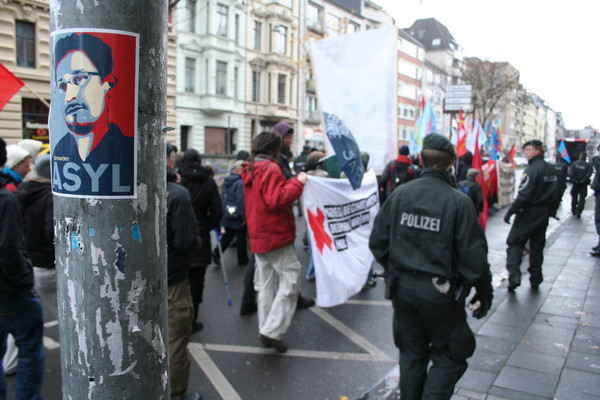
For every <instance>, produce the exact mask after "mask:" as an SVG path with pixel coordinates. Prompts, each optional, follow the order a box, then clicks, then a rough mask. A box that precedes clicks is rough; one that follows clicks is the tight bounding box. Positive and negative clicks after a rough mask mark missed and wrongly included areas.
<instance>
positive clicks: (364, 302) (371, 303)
mask: <svg viewBox="0 0 600 400" xmlns="http://www.w3.org/2000/svg"><path fill="white" fill-rule="evenodd" d="M344 304H356V305H359V306H384V307H392V302H391V301H390V300H386V301H374V300H346V302H345V303H344Z"/></svg>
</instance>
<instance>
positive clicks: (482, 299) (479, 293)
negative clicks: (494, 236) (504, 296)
mask: <svg viewBox="0 0 600 400" xmlns="http://www.w3.org/2000/svg"><path fill="white" fill-rule="evenodd" d="M505 218H506V217H505ZM475 290H476V291H475V295H474V296H473V297H472V298H471V301H469V304H475V303H477V302H478V301H479V307H477V308H476V309H475V310H473V317H474V318H477V319H481V318H483V317H485V316H486V315H487V313H488V311H489V309H490V307H491V306H492V299H493V298H494V294H493V293H494V291H493V289H492V288H491V287H490V288H488V289H483V290H482V289H475Z"/></svg>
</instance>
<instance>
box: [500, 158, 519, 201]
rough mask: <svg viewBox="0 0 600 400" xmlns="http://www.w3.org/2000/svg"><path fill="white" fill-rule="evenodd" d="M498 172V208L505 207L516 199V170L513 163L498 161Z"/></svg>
mask: <svg viewBox="0 0 600 400" xmlns="http://www.w3.org/2000/svg"><path fill="white" fill-rule="evenodd" d="M496 171H498V202H497V203H496V207H497V208H502V207H505V206H507V205H509V204H511V203H512V202H513V199H514V198H515V170H514V169H513V166H512V164H511V163H509V162H508V163H505V162H501V161H499V160H498V161H496Z"/></svg>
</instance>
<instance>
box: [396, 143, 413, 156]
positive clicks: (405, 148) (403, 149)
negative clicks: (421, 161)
mask: <svg viewBox="0 0 600 400" xmlns="http://www.w3.org/2000/svg"><path fill="white" fill-rule="evenodd" d="M398 153H400V154H402V155H403V156H407V155H409V154H410V150H409V149H408V146H407V145H402V146H400V150H398Z"/></svg>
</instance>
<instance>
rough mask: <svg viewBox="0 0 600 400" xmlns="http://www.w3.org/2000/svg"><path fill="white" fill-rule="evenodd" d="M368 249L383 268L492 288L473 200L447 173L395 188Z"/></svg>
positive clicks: (431, 172) (427, 174)
mask: <svg viewBox="0 0 600 400" xmlns="http://www.w3.org/2000/svg"><path fill="white" fill-rule="evenodd" d="M369 247H370V249H371V251H372V252H373V255H374V256H375V258H376V259H377V261H378V262H379V263H381V264H382V265H383V266H384V267H389V266H392V265H393V268H394V269H395V270H400V271H403V270H404V271H417V272H421V273H424V274H430V275H433V276H440V277H445V278H447V279H454V278H459V277H462V278H463V279H466V280H467V281H468V282H469V283H471V284H472V285H473V286H475V287H476V288H478V289H481V290H491V274H490V266H489V264H488V262H487V252H488V248H487V241H486V238H485V235H484V233H483V230H482V229H481V227H480V226H479V223H478V219H477V215H476V212H475V207H473V204H472V203H471V199H469V197H468V196H466V195H465V194H464V193H461V192H460V191H458V190H456V189H455V188H453V187H452V186H451V184H450V177H449V175H448V173H446V172H444V171H439V170H434V169H428V168H425V169H424V170H423V173H422V175H421V178H419V179H415V180H413V181H410V182H408V183H405V184H404V185H401V186H399V187H398V189H396V190H394V191H393V192H392V194H391V195H390V197H389V198H388V200H387V201H386V202H385V203H384V204H383V206H382V208H381V210H380V211H379V213H378V214H377V217H376V218H375V222H374V225H373V230H372V232H371V236H370V238H369Z"/></svg>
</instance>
